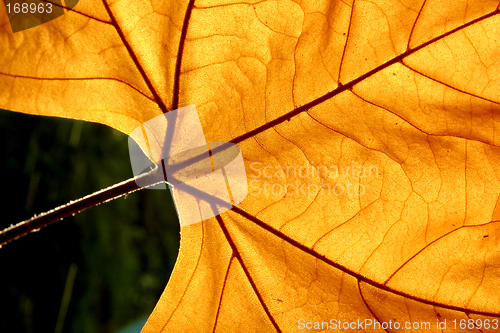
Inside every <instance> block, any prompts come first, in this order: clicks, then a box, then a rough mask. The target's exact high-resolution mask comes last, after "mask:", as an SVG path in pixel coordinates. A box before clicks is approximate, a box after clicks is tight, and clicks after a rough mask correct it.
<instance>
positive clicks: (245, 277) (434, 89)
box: [0, 0, 500, 332]
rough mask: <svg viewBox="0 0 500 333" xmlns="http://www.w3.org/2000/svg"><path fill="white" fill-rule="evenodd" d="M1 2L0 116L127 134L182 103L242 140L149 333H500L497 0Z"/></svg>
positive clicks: (209, 135) (213, 131)
mask: <svg viewBox="0 0 500 333" xmlns="http://www.w3.org/2000/svg"><path fill="white" fill-rule="evenodd" d="M0 11H1V12H0V13H1V14H0V18H1V21H0V24H1V27H2V30H1V32H0V45H1V46H0V47H1V48H2V53H1V54H0V107H2V108H6V109H9V110H14V111H19V112H26V113H32V114H39V115H55V116H60V117H68V118H74V119H83V120H87V121H93V122H99V123H102V124H106V125H109V126H112V127H114V128H116V129H118V130H120V131H122V132H124V133H127V134H129V133H131V131H132V130H133V129H134V128H135V127H137V126H139V125H140V124H141V123H143V122H145V121H147V120H149V119H152V118H153V117H155V116H157V115H160V114H161V113H163V112H168V111H169V110H173V109H177V108H179V107H182V106H187V105H191V104H194V105H196V108H197V110H198V114H199V116H200V120H201V123H202V126H203V130H204V133H205V137H206V139H207V141H209V142H232V143H237V144H238V145H239V147H240V148H241V151H242V154H243V158H244V160H245V167H246V170H247V174H248V177H247V178H248V183H249V194H248V196H247V197H246V199H245V200H244V201H243V202H242V203H241V204H240V205H238V206H237V207H235V208H233V209H232V210H230V211H228V212H226V213H224V214H222V215H221V216H218V217H216V218H212V219H210V220H207V221H204V222H202V223H197V224H193V225H190V226H187V227H183V228H182V230H181V248H180V253H179V258H178V261H177V264H176V267H175V270H174V272H173V275H172V277H171V279H170V281H169V284H168V286H167V288H166V289H165V292H164V293H163V295H162V297H161V299H160V301H159V302H158V304H157V306H156V308H155V310H154V311H153V313H152V315H151V317H150V318H149V321H148V323H147V324H146V326H145V328H144V330H143V331H144V332H159V331H164V332H187V331H189V332H199V331H224V330H226V331H231V332H234V331H243V332H249V331H256V332H267V331H281V332H292V331H297V330H300V329H305V328H312V329H317V330H320V329H323V330H326V329H328V328H329V329H336V328H342V329H345V330H346V331H348V330H351V331H355V330H360V331H367V332H370V331H373V332H375V331H383V330H384V329H385V330H386V331H388V332H390V331H394V330H395V329H397V328H398V327H396V323H398V324H399V325H400V329H402V330H404V329H407V330H410V328H413V330H414V331H424V330H427V329H430V330H432V331H441V329H443V330H448V331H457V332H458V331H466V330H476V331H482V332H487V331H496V330H497V329H498V325H500V323H499V317H500V265H499V263H500V246H499V245H500V237H499V235H500V231H499V230H500V222H499V218H500V204H499V202H500V200H499V199H500V181H499V179H500V166H499V164H498V162H497V161H498V160H499V158H500V149H499V146H500V139H499V135H498V130H499V129H500V128H499V127H500V125H499V119H500V118H499V114H500V61H499V59H500V38H499V36H500V15H499V13H500V11H499V1H487V0H482V1H445V0H441V1H423V0H421V1H392V0H375V1H333V0H332V1H300V2H292V1H287V0H280V1H255V2H238V1H208V0H206V1H190V2H187V1H171V2H168V1H153V2H151V3H145V2H132V1H123V0H122V1H116V2H113V3H108V2H104V3H101V2H98V1H91V0H86V1H80V3H79V4H78V5H77V6H76V7H75V8H74V9H73V11H71V12H69V13H67V14H66V15H64V16H62V17H60V18H58V19H56V20H54V21H51V22H49V23H47V24H45V25H43V26H40V27H37V28H33V29H30V30H27V31H25V32H19V33H16V34H12V33H11V32H10V30H9V29H10V28H9V25H8V21H7V15H6V13H5V11H4V9H3V8H1V9H0ZM143 148H144V149H145V147H143ZM123 162H124V163H125V161H123ZM375 321H378V322H379V323H381V324H380V325H379V326H376V324H375ZM445 321H446V322H445ZM325 322H326V323H327V325H329V326H328V327H325V326H323V324H324V323H325ZM346 323H347V324H346ZM360 323H361V325H362V326H359V325H360ZM443 323H445V326H443ZM368 324H369V325H368ZM407 324H410V327H408V326H405V325H407ZM495 324H496V326H495ZM334 325H336V326H335V327H334ZM342 325H343V326H342ZM345 325H348V326H345ZM353 325H354V326H353ZM384 325H385V326H384ZM388 325H392V326H390V327H389V326H388ZM426 325H429V326H426ZM464 325H465V326H464Z"/></svg>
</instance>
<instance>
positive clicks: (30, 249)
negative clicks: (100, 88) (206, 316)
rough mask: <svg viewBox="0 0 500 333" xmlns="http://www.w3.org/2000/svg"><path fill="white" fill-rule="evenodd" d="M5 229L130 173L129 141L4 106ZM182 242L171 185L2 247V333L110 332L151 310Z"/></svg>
mask: <svg viewBox="0 0 500 333" xmlns="http://www.w3.org/2000/svg"><path fill="white" fill-rule="evenodd" d="M0 133H1V134H0V135H1V139H2V140H1V142H2V145H1V148H0V153H1V156H2V163H1V165H0V168H2V170H1V171H2V173H1V174H2V175H3V184H2V185H3V186H2V187H3V190H2V200H0V202H1V203H0V207H1V211H2V213H1V215H0V216H1V217H0V228H2V229H3V228H5V227H7V226H9V225H10V224H11V223H12V224H15V223H17V222H20V221H22V220H25V219H28V218H30V217H32V216H33V215H34V214H35V213H41V212H44V211H47V210H50V209H52V208H55V207H57V206H59V205H62V204H65V203H67V202H69V201H70V200H74V199H78V198H80V197H83V196H85V195H87V194H90V193H93V192H95V191H98V190H100V189H103V188H105V187H108V186H111V185H113V184H116V183H118V182H121V181H124V180H126V179H129V178H131V177H132V176H133V174H132V170H131V167H130V160H129V156H128V146H127V143H128V138H127V136H126V135H124V134H122V133H119V132H117V131H115V130H113V129H111V128H109V127H106V126H103V125H100V124H92V123H85V122H81V121H74V120H68V119H60V118H52V117H38V116H30V115H24V114H18V113H14V112H7V111H3V110H0ZM178 248H179V224H178V221H177V215H176V212H175V207H174V205H173V203H172V199H171V196H170V192H169V191H168V190H163V191H162V190H141V191H137V192H135V193H132V194H130V195H128V196H127V197H126V198H123V197H122V198H119V199H116V200H113V201H110V202H108V203H104V204H101V205H99V206H96V207H92V208H90V209H88V210H86V211H84V212H82V213H79V214H76V215H75V216H74V217H70V218H66V219H64V220H63V221H59V222H56V223H55V224H53V225H50V226H48V227H45V228H43V229H41V230H40V231H39V232H36V233H32V234H30V235H27V236H25V237H23V238H21V239H18V240H16V241H14V242H12V243H10V244H8V245H6V246H4V247H3V248H2V249H0V264H1V266H0V267H1V268H0V285H1V286H2V287H1V288H0V311H1V312H0V332H54V329H55V327H56V322H57V320H58V315H59V311H60V308H61V300H62V296H63V291H64V289H65V284H66V280H67V277H68V272H69V267H70V266H71V264H74V265H76V267H77V271H76V275H75V276H76V277H75V280H74V286H73V288H72V294H71V298H70V299H69V306H68V309H67V314H66V316H65V321H64V326H63V327H64V328H63V332H113V331H115V330H117V329H118V328H120V327H122V326H123V325H125V324H127V323H129V322H131V321H133V320H134V319H136V318H139V317H143V316H144V315H147V314H149V313H150V312H151V311H152V309H153V307H154V305H155V304H156V302H157V301H158V299H159V297H160V295H161V292H162V291H163V289H164V288H165V286H166V284H167V282H168V278H169V276H170V273H171V270H172V268H173V265H174V263H175V259H176V257H177V252H178Z"/></svg>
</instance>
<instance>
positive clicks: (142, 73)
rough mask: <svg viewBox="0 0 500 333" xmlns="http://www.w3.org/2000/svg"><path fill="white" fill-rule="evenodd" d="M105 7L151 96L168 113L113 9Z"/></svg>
mask: <svg viewBox="0 0 500 333" xmlns="http://www.w3.org/2000/svg"><path fill="white" fill-rule="evenodd" d="M103 4H104V7H105V8H106V11H107V12H108V15H109V17H110V18H111V21H112V24H113V26H114V27H115V30H116V32H117V33H118V35H119V36H120V39H121V41H122V42H123V45H125V48H126V49H127V52H128V54H129V56H130V58H131V59H132V61H133V62H134V64H135V66H136V67H137V70H138V71H139V73H140V74H141V76H142V79H143V80H144V82H145V83H146V85H147V86H148V88H149V91H151V94H152V95H153V97H154V99H155V102H156V103H157V104H158V107H159V108H160V110H161V111H162V112H163V113H167V112H168V109H167V106H166V105H165V103H164V102H163V100H162V99H161V97H160V95H159V94H158V92H157V91H156V89H155V87H154V86H153V83H152V82H151V80H150V79H149V77H148V75H147V74H146V71H145V70H144V68H143V67H142V65H141V63H140V62H139V59H138V58H137V56H136V55H135V53H134V50H132V46H130V43H129V42H128V41H127V38H126V37H125V34H124V33H123V31H122V29H121V28H120V26H119V25H118V22H117V21H116V18H115V16H114V15H113V12H112V11H111V8H110V7H109V5H108V3H107V2H106V0H105V1H103Z"/></svg>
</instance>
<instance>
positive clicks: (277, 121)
mask: <svg viewBox="0 0 500 333" xmlns="http://www.w3.org/2000/svg"><path fill="white" fill-rule="evenodd" d="M497 14H498V10H496V11H494V12H491V13H489V14H487V15H484V16H482V17H479V18H477V19H475V20H472V21H470V22H469V23H466V24H464V25H462V26H459V27H457V28H455V29H452V30H450V31H448V32H447V33H445V34H443V35H441V36H438V37H435V38H433V39H431V40H429V41H427V42H425V43H423V44H422V45H419V46H417V47H415V48H414V49H412V50H409V51H407V52H404V53H402V54H400V55H399V56H397V57H394V58H393V59H391V60H389V61H387V62H386V63H384V64H382V65H380V66H378V67H376V68H374V69H372V70H371V71H369V72H367V73H365V74H363V75H361V76H360V77H358V78H356V79H354V80H352V81H350V82H349V83H346V84H345V85H339V86H338V87H337V88H336V89H334V90H332V91H331V92H329V93H326V94H325V95H323V96H321V97H318V98H317V99H315V100H313V101H311V102H309V103H307V104H304V105H302V106H300V107H298V108H296V109H295V110H293V111H290V112H288V113H286V114H284V115H282V116H280V117H278V118H276V119H274V120H272V121H270V122H268V123H266V124H264V125H262V126H259V127H257V128H256V129H254V130H252V131H250V132H247V133H245V134H243V135H240V136H238V137H236V138H234V139H232V140H231V141H230V142H232V143H238V142H242V141H245V140H246V139H249V138H251V137H253V136H255V135H257V134H259V133H262V132H264V131H266V130H268V129H270V128H271V127H274V126H276V125H279V124H281V123H283V122H285V121H287V120H288V119H290V118H291V117H294V116H296V115H298V114H300V113H302V112H304V111H307V110H309V109H311V108H313V107H315V106H317V105H319V104H321V103H323V102H326V101H327V100H329V99H330V98H332V97H334V96H336V95H338V94H340V93H342V92H344V91H346V90H350V89H352V87H353V86H355V85H356V84H358V83H360V82H362V81H364V80H365V79H367V78H369V77H370V76H372V75H374V74H377V73H378V72H380V71H382V70H383V69H385V68H387V67H389V66H391V65H394V64H395V63H398V62H401V61H402V60H403V59H404V58H406V57H408V56H409V55H411V54H413V53H415V52H417V51H419V50H421V49H423V48H424V47H427V46H429V45H430V44H433V43H435V42H437V41H439V40H441V39H443V38H445V37H447V36H449V35H451V34H453V33H455V32H457V31H460V30H462V29H465V28H467V27H468V26H471V25H473V24H475V23H478V22H481V21H483V20H486V19H488V18H490V17H493V16H495V15H497ZM214 151H215V149H214Z"/></svg>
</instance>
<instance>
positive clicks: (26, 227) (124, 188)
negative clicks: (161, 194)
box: [0, 168, 165, 247]
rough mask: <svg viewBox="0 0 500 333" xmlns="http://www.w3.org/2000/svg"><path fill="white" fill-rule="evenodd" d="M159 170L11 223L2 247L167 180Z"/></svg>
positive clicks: (4, 232)
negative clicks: (41, 229)
mask: <svg viewBox="0 0 500 333" xmlns="http://www.w3.org/2000/svg"><path fill="white" fill-rule="evenodd" d="M157 170H158V168H155V169H154V170H152V171H150V172H148V173H144V174H142V175H140V176H137V177H134V178H130V179H128V180H126V181H123V182H121V183H118V184H115V185H113V186H110V187H107V188H105V189H102V190H100V191H97V192H95V193H92V194H90V195H87V196H85V197H83V198H80V199H78V200H75V201H70V202H69V203H67V204H65V205H62V206H59V207H57V208H54V209H52V210H49V211H48V212H45V213H42V214H39V215H35V216H33V217H32V218H30V219H29V220H26V221H22V222H19V223H17V224H15V225H11V226H10V227H8V228H5V229H4V230H2V231H0V247H2V246H4V245H5V244H7V243H9V242H11V241H13V240H16V239H18V238H20V237H22V236H25V235H27V234H29V233H31V232H34V231H38V230H39V229H40V228H42V227H45V226H47V225H49V224H52V223H54V222H57V221H60V220H62V219H64V218H65V217H68V216H70V215H75V214H76V213H79V212H81V211H83V210H85V209H87V208H90V207H93V206H96V205H98V204H101V203H104V202H108V201H111V200H113V199H116V198H119V197H121V196H123V195H125V194H129V193H132V192H135V191H137V190H139V189H141V188H144V187H148V186H152V185H155V184H158V183H160V182H162V181H165V179H164V178H163V175H162V174H161V172H157ZM137 179H141V181H145V182H146V184H149V185H147V186H141V187H139V186H137V184H136V180H137ZM142 179H144V180H142Z"/></svg>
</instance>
